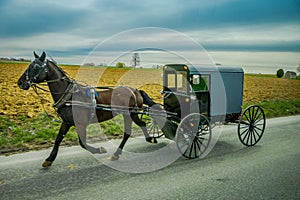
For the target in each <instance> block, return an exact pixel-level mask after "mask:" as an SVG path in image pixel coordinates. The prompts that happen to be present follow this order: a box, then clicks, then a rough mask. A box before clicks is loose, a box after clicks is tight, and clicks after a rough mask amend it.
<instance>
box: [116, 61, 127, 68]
mask: <svg viewBox="0 0 300 200" xmlns="http://www.w3.org/2000/svg"><path fill="white" fill-rule="evenodd" d="M116 67H118V68H123V67H125V63H122V62H118V63H117V64H116Z"/></svg>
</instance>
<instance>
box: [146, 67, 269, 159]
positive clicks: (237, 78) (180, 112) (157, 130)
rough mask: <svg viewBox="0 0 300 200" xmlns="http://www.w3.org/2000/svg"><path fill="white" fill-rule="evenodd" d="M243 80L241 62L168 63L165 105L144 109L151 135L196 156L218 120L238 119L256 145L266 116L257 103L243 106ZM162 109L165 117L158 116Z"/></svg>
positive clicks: (246, 140) (242, 136)
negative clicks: (237, 64) (211, 64)
mask: <svg viewBox="0 0 300 200" xmlns="http://www.w3.org/2000/svg"><path fill="white" fill-rule="evenodd" d="M243 83H244V71H243V69H242V68H238V67H223V66H216V67H207V66H203V65H200V66H191V65H184V64H172V65H165V66H164V67H163V90H162V91H161V93H162V94H163V96H164V100H163V104H162V105H161V106H160V107H161V108H160V109H159V108H156V109H155V108H152V109H151V108H150V109H149V112H144V113H143V115H144V116H145V115H146V116H150V118H149V117H148V118H147V117H146V120H147V119H148V121H147V128H148V131H149V134H150V135H151V136H153V137H155V138H159V137H161V136H163V135H165V137H167V138H169V139H175V141H176V143H177V147H178V150H179V151H180V153H182V155H183V156H185V157H187V158H197V157H200V156H201V155H203V154H204V153H205V151H206V150H207V149H208V148H209V144H210V142H211V138H212V129H213V127H214V126H215V125H216V124H218V123H222V124H223V123H224V124H226V123H237V124H238V130H237V132H238V137H239V140H240V141H241V142H242V143H243V144H244V145H246V146H254V145H255V144H257V143H258V142H259V140H260V139H261V137H262V135H263V133H264V130H265V124H266V118H265V114H264V111H263V109H262V108H261V107H260V106H257V105H251V106H249V107H247V108H246V109H245V110H244V111H242V100H243ZM155 110H157V111H156V112H155ZM162 111H164V113H165V116H166V118H167V119H166V120H164V119H163V118H162V117H160V115H159V114H160V113H161V112H162ZM142 117H143V116H142ZM144 119H145V117H144ZM162 121H163V122H162Z"/></svg>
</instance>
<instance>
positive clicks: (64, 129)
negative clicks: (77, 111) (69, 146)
mask: <svg viewBox="0 0 300 200" xmlns="http://www.w3.org/2000/svg"><path fill="white" fill-rule="evenodd" d="M70 127H71V125H69V124H66V123H64V122H63V123H62V124H61V126H60V129H59V132H58V135H57V136H56V139H55V143H54V147H53V149H52V151H51V153H50V156H49V157H48V158H46V160H45V161H44V162H43V164H42V166H43V167H49V166H51V165H52V163H53V161H54V160H55V158H56V156H57V153H58V149H59V145H60V143H61V141H62V140H63V139H64V137H65V136H66V134H67V132H68V131H69V129H70Z"/></svg>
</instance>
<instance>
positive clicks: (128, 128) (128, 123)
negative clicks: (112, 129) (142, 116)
mask: <svg viewBox="0 0 300 200" xmlns="http://www.w3.org/2000/svg"><path fill="white" fill-rule="evenodd" d="M123 118H124V135H123V139H122V141H121V143H120V145H119V147H118V149H117V150H116V152H115V153H114V154H113V155H112V156H111V158H110V160H112V161H114V160H118V159H119V157H120V155H121V154H122V150H123V148H124V146H125V144H126V142H127V140H128V138H129V137H130V135H131V125H132V119H131V117H130V116H129V115H125V114H124V115H123Z"/></svg>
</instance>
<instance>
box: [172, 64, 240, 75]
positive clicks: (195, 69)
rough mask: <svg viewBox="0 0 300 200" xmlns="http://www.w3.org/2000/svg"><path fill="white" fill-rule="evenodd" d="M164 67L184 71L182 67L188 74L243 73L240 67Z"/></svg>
mask: <svg viewBox="0 0 300 200" xmlns="http://www.w3.org/2000/svg"><path fill="white" fill-rule="evenodd" d="M166 66H169V67H174V69H177V70H180V68H181V67H182V69H184V66H187V67H188V70H189V72H190V74H201V73H205V72H206V73H212V72H219V73H244V70H243V68H242V67H237V66H236V67H231V66H220V65H185V64H168V65H166Z"/></svg>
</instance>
